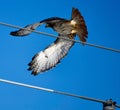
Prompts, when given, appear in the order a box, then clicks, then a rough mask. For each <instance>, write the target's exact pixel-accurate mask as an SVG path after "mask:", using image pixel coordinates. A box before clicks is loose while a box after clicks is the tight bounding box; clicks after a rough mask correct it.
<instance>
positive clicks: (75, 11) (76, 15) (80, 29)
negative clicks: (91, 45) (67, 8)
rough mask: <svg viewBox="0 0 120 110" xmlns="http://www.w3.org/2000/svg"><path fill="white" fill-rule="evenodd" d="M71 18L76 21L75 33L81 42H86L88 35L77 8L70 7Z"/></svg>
mask: <svg viewBox="0 0 120 110" xmlns="http://www.w3.org/2000/svg"><path fill="white" fill-rule="evenodd" d="M71 19H72V20H74V21H75V22H76V23H77V28H76V30H77V34H78V36H79V38H80V39H81V41H82V42H86V38H87V37H88V36H87V35H88V31H87V26H86V24H85V20H84V18H83V16H82V15H81V13H80V12H79V10H78V9H77V8H73V9H72V15H71Z"/></svg>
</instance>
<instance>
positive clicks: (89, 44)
mask: <svg viewBox="0 0 120 110" xmlns="http://www.w3.org/2000/svg"><path fill="white" fill-rule="evenodd" d="M0 24H1V25H4V26H8V27H12V28H17V29H25V28H22V27H20V26H16V25H12V24H8V23H5V22H0ZM33 32H34V33H37V34H42V35H46V36H50V37H54V38H62V39H67V38H65V37H59V36H56V35H53V34H49V33H46V32H40V31H37V30H33ZM67 40H70V41H73V42H76V43H83V42H82V41H78V40H74V39H67ZM84 44H85V45H88V46H93V47H96V48H101V49H104V50H109V51H113V52H117V53H120V50H118V49H113V48H109V47H105V46H101V45H96V44H91V43H87V42H86V43H84Z"/></svg>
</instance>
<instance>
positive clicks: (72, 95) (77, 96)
mask: <svg viewBox="0 0 120 110" xmlns="http://www.w3.org/2000/svg"><path fill="white" fill-rule="evenodd" d="M0 82H4V83H9V84H13V85H18V86H24V87H28V88H33V89H37V90H42V91H46V92H51V93H56V94H61V95H66V96H71V97H75V98H81V99H84V100H90V101H95V102H99V103H105V102H106V101H104V100H98V99H95V98H90V97H85V96H79V95H76V94H71V93H67V92H61V91H56V90H53V89H48V88H43V87H38V86H33V85H28V84H24V83H19V82H14V81H10V80H5V79H0ZM115 106H116V107H118V108H120V105H115Z"/></svg>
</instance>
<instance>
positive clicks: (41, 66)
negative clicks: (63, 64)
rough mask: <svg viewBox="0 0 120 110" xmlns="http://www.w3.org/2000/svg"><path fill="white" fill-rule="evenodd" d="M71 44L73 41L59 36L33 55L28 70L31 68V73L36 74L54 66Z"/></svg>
mask: <svg viewBox="0 0 120 110" xmlns="http://www.w3.org/2000/svg"><path fill="white" fill-rule="evenodd" d="M62 37H63V36H62ZM64 37H68V36H64ZM73 44H74V42H73V41H69V40H64V39H60V38H59V39H57V40H56V41H55V42H54V43H52V44H51V45H50V46H48V47H47V48H46V49H45V50H43V51H40V52H39V53H38V54H37V55H35V57H33V59H32V61H31V62H30V63H29V66H30V67H29V68H28V70H32V74H33V75H37V74H38V73H40V72H45V71H47V70H49V69H51V68H53V67H55V66H56V65H57V64H58V63H59V62H60V60H61V59H62V58H63V57H65V56H66V55H67V53H68V51H69V49H70V48H71V47H72V46H73Z"/></svg>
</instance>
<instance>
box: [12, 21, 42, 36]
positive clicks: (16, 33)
mask: <svg viewBox="0 0 120 110" xmlns="http://www.w3.org/2000/svg"><path fill="white" fill-rule="evenodd" d="M40 25H41V23H39V22H38V23H34V24H30V25H27V26H25V27H24V28H23V29H19V30H17V31H13V32H10V35H12V36H27V35H29V34H30V33H31V32H32V31H33V30H35V29H36V28H37V27H38V26H40Z"/></svg>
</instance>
